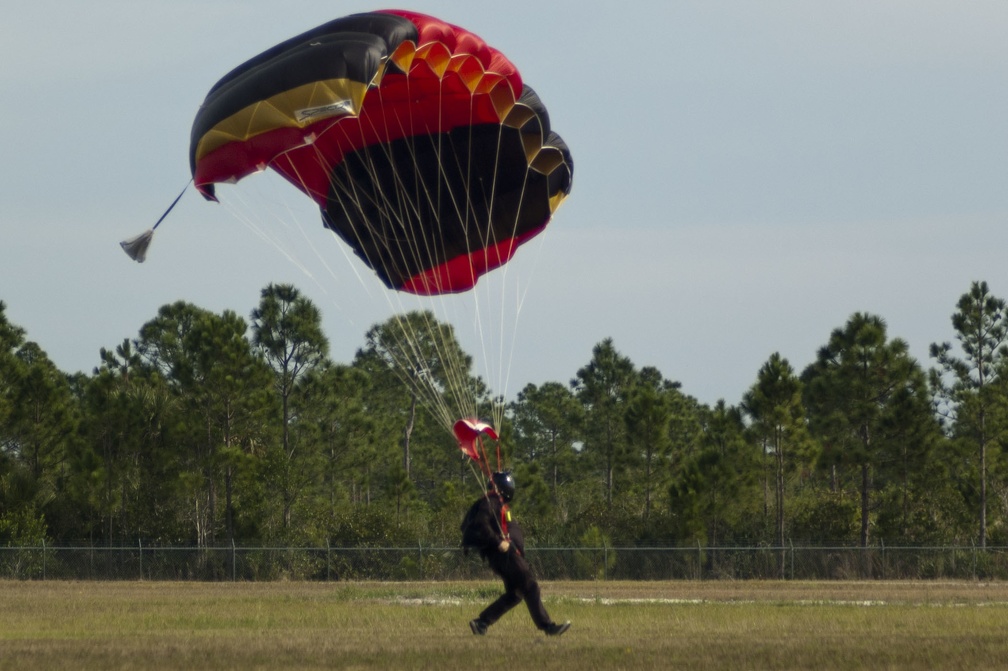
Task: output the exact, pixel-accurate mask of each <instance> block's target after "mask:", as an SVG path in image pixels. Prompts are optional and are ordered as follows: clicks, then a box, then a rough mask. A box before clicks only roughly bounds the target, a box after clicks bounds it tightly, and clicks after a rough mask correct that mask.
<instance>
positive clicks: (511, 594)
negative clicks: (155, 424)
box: [479, 589, 522, 627]
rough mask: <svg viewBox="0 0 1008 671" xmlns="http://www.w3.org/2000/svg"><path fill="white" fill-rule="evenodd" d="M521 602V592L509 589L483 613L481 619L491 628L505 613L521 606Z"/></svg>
mask: <svg viewBox="0 0 1008 671" xmlns="http://www.w3.org/2000/svg"><path fill="white" fill-rule="evenodd" d="M521 600H522V595H521V593H520V592H518V591H516V590H513V589H508V590H507V591H506V592H504V593H503V594H501V595H500V596H499V597H498V598H497V600H496V601H494V602H493V603H492V604H490V605H489V606H487V607H486V608H485V609H484V610H483V612H482V613H480V615H479V619H480V620H481V621H482V622H484V623H485V624H486V626H488V627H489V626H490V625H491V624H493V623H494V622H496V621H497V620H499V619H501V617H502V616H503V615H504V613H506V612H508V611H509V610H511V609H512V608H514V607H515V606H517V605H518V604H520V603H521Z"/></svg>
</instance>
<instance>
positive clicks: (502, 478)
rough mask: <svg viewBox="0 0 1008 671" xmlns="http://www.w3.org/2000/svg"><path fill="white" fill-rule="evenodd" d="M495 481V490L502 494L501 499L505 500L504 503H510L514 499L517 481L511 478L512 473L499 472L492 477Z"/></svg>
mask: <svg viewBox="0 0 1008 671" xmlns="http://www.w3.org/2000/svg"><path fill="white" fill-rule="evenodd" d="M490 479H491V480H492V481H493V486H494V489H496V490H497V493H498V494H500V497H501V498H502V499H503V500H504V503H507V502H509V501H510V500H511V499H513V498H514V493H515V481H514V478H513V477H511V471H498V472H497V473H494V474H493V475H492V476H490Z"/></svg>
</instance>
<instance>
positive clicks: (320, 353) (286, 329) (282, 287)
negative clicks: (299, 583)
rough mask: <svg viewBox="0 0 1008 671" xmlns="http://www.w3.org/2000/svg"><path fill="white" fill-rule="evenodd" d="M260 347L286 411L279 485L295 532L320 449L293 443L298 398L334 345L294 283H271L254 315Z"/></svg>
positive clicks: (286, 520)
mask: <svg viewBox="0 0 1008 671" xmlns="http://www.w3.org/2000/svg"><path fill="white" fill-rule="evenodd" d="M252 334H253V343H254V345H255V347H256V348H257V349H258V350H259V352H261V354H262V355H263V356H264V357H265V359H266V362H267V364H269V366H270V368H271V369H272V371H273V380H274V382H273V387H274V390H275V392H276V394H277V397H278V398H279V401H280V406H281V420H280V430H281V449H280V454H279V455H277V456H278V459H277V464H276V468H277V471H278V473H277V478H276V485H277V487H278V490H279V494H280V497H281V501H282V524H283V529H284V532H285V533H289V532H290V530H291V514H292V511H293V509H294V505H295V503H296V502H297V500H298V497H299V496H300V495H301V494H302V492H304V490H305V488H306V487H307V485H308V484H309V482H310V481H311V479H312V478H313V477H314V475H315V474H316V473H317V469H316V466H317V464H316V462H317V461H318V459H317V458H318V457H319V453H318V450H317V449H315V448H316V447H317V445H314V446H313V445H311V444H309V441H308V440H305V441H295V440H293V439H292V426H293V423H294V418H295V417H296V413H295V409H294V407H293V406H294V404H295V403H296V400H297V399H296V394H297V393H298V392H299V391H300V389H301V383H302V381H303V380H304V379H305V377H306V375H307V374H308V373H310V372H311V371H313V370H315V369H316V368H318V367H319V366H321V365H323V364H324V363H325V361H326V357H327V354H328V352H329V342H328V340H326V337H325V334H324V333H323V331H322V316H321V313H320V312H319V310H318V308H317V307H316V306H315V304H314V303H312V302H311V301H310V300H309V299H308V298H306V297H304V296H302V295H301V293H300V292H299V291H298V290H297V289H296V288H294V287H293V286H292V285H289V284H270V285H268V286H267V287H266V288H265V289H263V290H262V294H261V296H260V300H259V306H258V307H257V308H255V310H253V311H252Z"/></svg>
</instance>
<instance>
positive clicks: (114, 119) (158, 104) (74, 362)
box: [0, 0, 1008, 403]
mask: <svg viewBox="0 0 1008 671" xmlns="http://www.w3.org/2000/svg"><path fill="white" fill-rule="evenodd" d="M383 6H384V5H374V4H372V3H366V2H332V1H331V0H330V1H329V2H315V1H309V0H294V1H292V2H284V3H279V2H275V1H274V2H261V1H259V0H248V1H245V2H241V3H238V2H213V1H200V2H195V1H192V2H187V1H185V0H173V1H172V2H152V1H149V0H141V1H127V0H119V1H114V2H113V1H110V0H90V1H89V2H86V3H84V2H78V1H73V2H71V1H69V0H43V1H42V2H39V3H21V4H20V5H19V6H18V7H17V8H16V9H13V10H8V11H7V12H5V19H4V21H3V22H2V23H0V147H2V148H3V155H4V158H5V159H6V160H4V161H3V163H2V164H0V230H2V232H3V241H2V243H0V300H2V301H4V302H5V303H6V304H7V316H8V318H9V319H10V320H11V321H13V322H15V323H17V324H19V325H20V326H22V327H23V328H25V329H26V330H27V332H28V336H29V338H31V339H32V340H35V341H36V342H38V343H39V344H40V345H41V346H42V348H43V349H44V350H45V351H46V352H47V353H48V354H49V355H50V357H51V358H52V359H53V360H54V361H55V363H56V364H57V365H58V366H60V367H61V368H62V369H63V370H66V371H68V372H71V371H76V370H83V371H90V370H91V369H92V368H93V367H94V366H95V365H97V363H98V350H99V348H101V347H113V346H115V345H116V344H118V343H119V342H121V341H122V340H123V339H124V338H132V337H135V336H136V335H137V331H138V330H139V328H140V326H141V325H142V324H143V323H144V322H146V321H147V320H149V319H151V318H152V317H154V316H155V314H156V312H157V310H158V308H159V307H160V306H161V305H163V304H165V303H169V302H173V301H175V300H185V301H189V302H192V303H195V304H197V305H200V306H202V307H205V308H208V309H212V310H216V311H221V310H224V309H231V310H234V311H236V312H238V313H239V314H242V315H245V316H247V315H248V313H249V312H250V311H251V310H252V308H254V307H255V305H256V304H257V302H258V297H259V292H260V290H261V289H262V288H263V287H264V286H265V285H266V284H267V283H269V282H292V283H294V284H295V285H297V286H298V287H299V288H300V289H302V291H304V293H306V294H307V295H308V296H309V297H310V298H311V299H312V300H313V301H315V302H316V303H317V304H318V305H319V307H320V308H321V309H322V311H323V314H324V319H325V328H326V331H327V333H328V335H329V338H330V341H331V346H332V355H333V357H334V358H335V359H336V360H340V361H349V359H350V358H351V357H352V356H353V353H354V351H355V350H356V349H357V348H358V347H359V346H360V345H361V343H362V337H363V333H364V332H365V331H366V330H367V328H368V327H370V326H371V325H372V324H373V323H375V322H377V321H380V320H382V319H384V318H385V317H387V316H388V315H389V314H390V313H391V310H393V309H395V307H394V306H392V305H390V304H389V302H388V301H387V300H385V299H384V298H383V297H382V296H381V290H380V289H379V288H378V287H377V285H375V283H374V282H373V281H371V280H369V279H367V278H363V279H358V273H359V272H362V271H361V270H360V268H359V267H355V263H356V262H355V261H354V260H352V259H348V258H346V257H345V256H344V252H343V251H342V250H341V249H340V247H339V245H338V244H337V243H336V242H335V241H333V240H331V239H329V238H328V236H327V234H326V233H325V232H324V231H322V230H321V227H320V226H319V225H318V215H317V212H316V211H314V210H313V208H312V207H311V206H310V204H306V203H301V202H300V201H299V198H298V196H299V194H297V192H296V191H294V190H293V189H287V190H286V191H285V190H283V189H281V188H279V187H278V188H277V189H276V193H274V191H273V186H272V185H270V184H269V181H268V180H262V181H263V185H258V184H257V185H254V186H251V187H250V188H249V189H248V192H249V194H251V195H254V196H256V197H259V198H266V199H267V202H269V203H271V204H274V203H275V204H277V207H279V208H280V209H281V210H282V212H283V216H282V217H281V219H282V221H278V222H276V225H275V226H274V225H273V224H271V223H268V222H263V223H262V224H261V227H260V228H258V229H251V228H249V227H248V226H247V225H244V224H243V223H242V221H241V220H240V219H239V218H237V217H236V216H234V214H235V213H234V208H233V206H230V205H226V206H220V205H214V204H211V203H207V202H204V201H203V200H202V199H201V198H200V197H199V196H198V195H197V194H196V193H195V191H192V190H190V191H189V192H188V193H187V194H186V195H185V196H184V197H183V199H182V201H181V202H180V204H179V206H178V207H177V208H176V210H175V211H174V212H173V213H172V214H171V216H170V217H169V219H168V220H167V221H166V222H165V224H164V225H162V227H161V228H160V229H159V230H158V234H157V236H156V237H155V240H154V244H153V246H152V248H151V251H150V253H149V257H148V260H147V262H146V263H144V264H142V265H139V264H136V263H134V262H132V261H130V260H129V259H128V258H127V257H126V256H125V255H124V254H123V253H122V251H121V250H120V249H119V245H118V242H119V240H121V239H123V238H127V237H130V236H132V235H135V234H137V233H140V232H141V231H143V230H144V229H145V228H147V227H149V226H150V225H151V224H152V223H153V222H154V221H155V220H156V219H157V217H158V216H159V215H160V214H161V212H162V211H163V210H164V208H165V207H167V205H168V204H169V203H170V202H171V200H172V199H173V198H174V197H175V195H176V194H177V193H178V191H179V190H180V189H181V188H182V186H183V185H184V184H185V183H186V180H187V179H188V177H189V173H188V158H187V151H188V142H189V129H190V125H191V122H192V118H193V115H194V113H195V111H196V108H197V107H198V106H199V104H200V102H201V101H202V100H203V97H204V96H205V94H206V91H207V90H208V89H209V87H210V86H211V85H212V84H213V83H214V82H215V81H217V79H218V78H219V77H220V76H221V75H223V74H224V73H225V72H227V71H228V70H230V69H231V68H232V67H234V66H235V65H238V64H239V63H241V62H242V61H244V60H245V59H247V58H249V57H251V56H253V55H255V54H256V53H258V52H259V51H261V50H263V49H265V48H267V47H269V46H271V45H272V44H274V43H276V42H279V41H281V40H283V39H285V38H287V37H290V36H292V35H294V34H297V33H299V32H301V31H303V30H305V29H307V28H310V27H313V26H315V25H317V24H319V23H322V22H323V21H326V20H329V19H331V18H335V17H336V16H340V15H343V14H349V13H353V12H357V11H367V10H371V9H379V8H382V7H383ZM401 6H403V7H406V8H410V9H415V10H418V11H423V12H426V13H430V14H434V15H436V16H439V17H441V18H443V19H445V20H447V21H450V22H452V23H457V24H459V25H462V26H465V27H467V28H469V29H470V30H472V31H473V32H476V33H477V34H479V35H481V36H483V37H484V38H485V39H486V40H487V41H488V42H489V43H490V44H492V45H494V46H496V47H498V48H500V49H501V50H502V51H504V52H505V53H507V54H508V55H509V56H510V57H511V59H512V60H513V62H515V63H516V65H517V66H518V67H519V68H520V70H521V71H522V73H523V76H524V78H525V80H526V82H527V83H529V84H531V85H532V86H533V87H534V88H535V89H536V90H537V91H538V93H539V94H540V96H541V97H542V98H543V100H544V101H545V103H546V105H547V106H548V108H549V111H550V116H551V119H552V121H553V125H554V127H555V129H556V130H557V131H558V132H559V133H560V134H561V135H562V136H563V137H564V139H565V140H566V141H567V143H568V144H569V145H570V147H571V151H572V154H573V156H574V161H575V177H574V188H573V192H572V194H571V197H570V198H569V199H568V201H567V202H566V203H565V204H564V206H563V207H562V208H561V209H560V211H559V212H558V214H557V216H556V217H555V219H554V221H553V223H552V224H551V225H550V227H549V229H547V232H546V234H545V235H544V236H542V238H541V240H539V241H537V242H536V243H534V244H533V245H530V246H529V247H528V249H525V248H523V250H522V252H520V254H519V257H521V258H520V259H519V260H520V261H521V263H522V264H523V265H522V266H520V267H519V268H520V273H519V270H516V272H515V274H516V275H518V276H520V277H521V278H522V282H523V285H522V286H523V288H522V290H521V291H522V296H523V298H524V302H523V304H522V309H521V314H520V317H519V318H518V320H517V329H516V331H515V335H514V341H513V343H514V348H513V353H511V354H510V355H509V356H507V357H506V358H507V359H508V361H509V364H508V366H509V369H510V377H509V378H508V380H507V384H506V388H505V389H498V391H501V392H503V393H506V394H509V395H510V394H513V393H515V392H517V391H518V390H519V389H520V388H521V386H523V385H524V384H525V383H526V382H535V383H541V382H544V381H548V380H557V381H562V382H566V381H568V380H569V379H570V378H571V377H573V376H574V374H575V373H576V371H577V369H578V368H579V367H581V366H582V365H584V364H586V363H587V362H588V361H589V360H590V357H591V349H592V347H593V346H594V345H595V344H596V343H598V342H599V341H601V340H602V339H603V338H607V337H611V338H613V340H614V342H615V345H616V347H617V349H619V350H620V351H621V352H622V353H623V354H625V355H627V356H629V357H630V358H631V359H632V360H633V361H634V362H635V363H636V364H637V365H638V366H644V365H650V366H656V367H657V368H658V369H660V370H661V371H662V372H663V373H664V375H665V376H666V377H668V378H671V379H675V380H679V381H680V382H681V383H682V384H683V388H684V391H686V392H687V393H689V394H692V395H694V396H696V397H697V398H699V399H700V400H701V401H703V402H707V403H713V402H714V401H716V400H717V399H719V398H724V399H725V400H726V401H728V402H729V403H736V402H738V400H739V399H740V398H741V395H742V394H743V392H744V391H745V390H746V389H747V388H748V387H749V386H750V385H751V384H752V383H753V382H754V380H755V376H756V373H757V371H758V369H759V367H760V366H761V365H762V364H763V363H764V362H765V361H766V360H767V359H768V358H769V356H770V355H771V354H772V353H773V352H775V351H779V352H780V353H781V354H782V355H784V356H785V357H787V358H788V359H789V360H790V361H791V363H792V365H793V366H795V368H796V369H798V370H800V369H801V368H803V367H804V366H805V365H806V364H808V363H809V362H810V361H811V360H812V359H813V358H814V356H815V352H816V349H817V348H818V347H820V346H821V345H823V344H824V343H825V342H826V340H827V339H828V337H829V333H830V331H831V330H832V329H834V328H836V327H838V326H842V325H843V323H844V322H845V321H846V319H847V318H848V316H849V315H850V314H851V313H853V312H855V311H867V312H872V313H875V314H878V315H881V316H882V317H884V318H885V319H886V320H887V322H888V324H889V331H890V335H891V336H893V337H901V338H903V339H905V340H907V341H908V342H909V344H910V347H911V351H912V352H913V354H914V355H915V356H917V357H918V358H919V359H920V360H921V361H922V363H924V364H925V365H926V366H929V365H931V362H930V361H929V360H928V359H927V347H928V345H929V344H930V343H931V342H935V341H944V340H951V339H952V338H953V337H954V333H953V331H952V328H951V323H950V317H951V314H952V312H953V311H954V309H955V303H956V301H957V299H958V297H959V296H960V295H961V294H962V293H964V292H965V291H966V290H967V289H968V288H969V284H970V282H971V281H973V280H979V279H984V280H987V281H988V282H989V284H990V285H991V289H992V290H993V292H994V293H995V294H998V295H1000V296H1008V271H1006V253H1008V124H1006V122H1005V119H1008V40H1005V38H1004V36H1005V35H1006V34H1008V3H1004V2H1002V1H1000V0H998V1H993V0H992V1H976V2H968V3H962V2H955V1H952V0H949V1H945V2H936V1H929V0H915V1H905V2H904V1H885V0H883V1H878V0H871V1H868V0H863V1H862V0H855V1H853V2H844V3H819V2H808V1H807V0H791V1H783V0H782V1H774V0H770V1H761V2H743V1H738V2H716V1H715V2H710V1H704V2H678V1H675V0H656V1H643V0H642V1H638V2H631V3H605V4H604V5H601V6H599V7H595V6H591V5H590V4H588V3H584V2H581V1H580V0H578V1H575V0H559V1H551V2H548V3H545V2H531V1H526V0H519V1H516V2H511V3H507V4H506V5H505V6H502V5H501V4H500V3H495V2H486V1H484V0H470V1H469V2H466V3H457V2H454V3H453V2H447V1H431V2H426V3H422V4H421V3H404V4H403V5H401ZM244 186H245V183H243V184H241V185H239V186H237V187H233V191H235V192H236V195H237V196H238V197H240V198H241V199H244V198H245V195H246V193H245V191H243V189H244ZM264 194H265V195H264ZM244 207H246V208H252V209H251V210H248V209H246V210H245V212H246V213H248V212H250V211H251V212H253V213H256V212H258V211H259V209H260V206H258V205H256V204H255V201H253V204H251V205H245V206H244ZM257 230H259V231H263V232H268V233H269V235H274V234H275V235H276V236H277V238H276V241H275V242H274V243H266V242H264V241H263V240H262V239H261V237H260V236H259V235H258V234H257ZM292 259H293V260H292ZM463 337H465V336H463ZM472 347H476V346H475V345H472ZM509 351H510V350H509Z"/></svg>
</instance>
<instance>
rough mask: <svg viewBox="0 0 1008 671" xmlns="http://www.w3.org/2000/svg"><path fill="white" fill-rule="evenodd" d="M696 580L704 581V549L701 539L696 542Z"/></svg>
mask: <svg viewBox="0 0 1008 671" xmlns="http://www.w3.org/2000/svg"><path fill="white" fill-rule="evenodd" d="M696 578H697V580H703V549H701V547H700V539H699V538H698V539H697V542H696Z"/></svg>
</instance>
